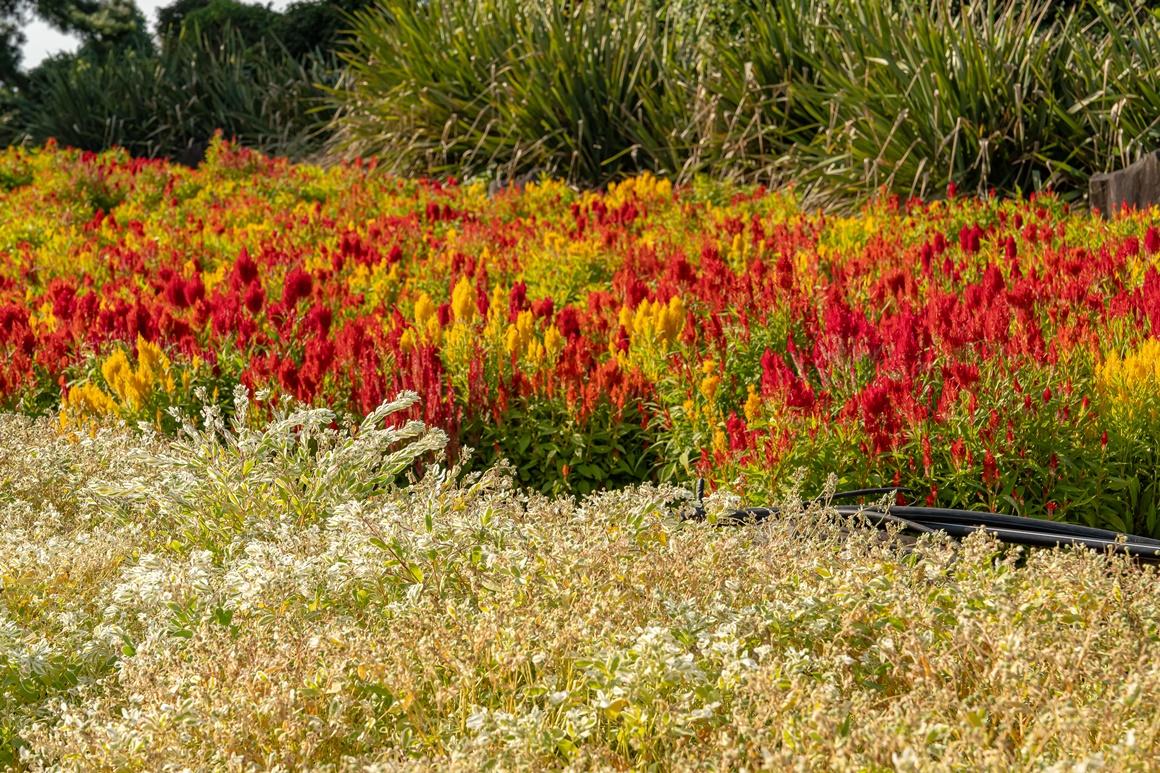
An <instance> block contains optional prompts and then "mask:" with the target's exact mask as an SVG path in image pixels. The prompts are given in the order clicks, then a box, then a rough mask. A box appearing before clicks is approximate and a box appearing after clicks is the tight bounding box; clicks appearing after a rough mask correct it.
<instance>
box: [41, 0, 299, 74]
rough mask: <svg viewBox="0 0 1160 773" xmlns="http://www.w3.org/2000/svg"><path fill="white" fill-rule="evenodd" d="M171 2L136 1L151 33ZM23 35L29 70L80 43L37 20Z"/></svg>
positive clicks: (273, 2)
mask: <svg viewBox="0 0 1160 773" xmlns="http://www.w3.org/2000/svg"><path fill="white" fill-rule="evenodd" d="M170 2H172V0H137V7H138V8H140V9H141V13H143V14H145V20H146V21H147V22H148V23H149V29H150V31H152V30H153V29H154V28H155V27H156V26H157V9H158V8H160V7H161V6H163V5H169V3H170ZM290 2H291V0H268V2H263V3H261V5H269V6H270V7H272V8H274V9H275V10H281V9H283V8H285V7H286V6H287V5H289V4H290ZM24 35H25V37H27V38H28V42H27V43H25V44H24V59H23V60H22V62H21V65H22V66H23V67H24V69H26V70H30V69H32V68H33V67H35V66H36V65H38V64H40V62H41V61H43V60H44V58H45V57H48V56H51V55H52V54H56V53H60V52H61V51H74V50H76V47H77V46H78V45H80V43H79V42H78V41H77V40H76V39H75V38H72V37H70V36H68V35H62V34H60V33H59V32H57V31H56V30H54V29H52V28H51V27H49V26H48V25H47V24H45V23H44V22H42V21H40V20H39V19H33V20H32V21H31V22H30V23H29V24H27V25H25V28H24Z"/></svg>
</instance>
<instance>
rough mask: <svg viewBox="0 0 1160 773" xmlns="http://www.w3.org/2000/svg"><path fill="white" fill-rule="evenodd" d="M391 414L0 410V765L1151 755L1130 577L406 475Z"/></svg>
mask: <svg viewBox="0 0 1160 773" xmlns="http://www.w3.org/2000/svg"><path fill="white" fill-rule="evenodd" d="M416 399H417V398H416V397H415V396H414V395H403V396H401V397H400V398H399V399H398V400H396V401H394V402H392V403H388V404H386V405H384V406H383V407H382V408H380V409H379V410H378V411H376V412H375V413H374V414H372V415H371V416H369V417H368V418H367V419H366V420H365V421H364V422H362V423H361V425H359V426H358V427H357V428H354V429H353V430H342V429H339V428H337V425H336V422H337V417H335V416H334V415H333V414H332V413H330V412H329V411H324V410H313V409H311V410H305V409H294V408H291V407H287V408H286V409H285V410H283V411H281V412H279V413H278V415H277V416H275V418H274V420H273V421H272V422H270V423H268V424H267V425H265V426H255V425H254V421H253V419H252V417H248V416H247V415H246V405H247V396H246V395H244V394H240V393H239V395H238V396H237V403H236V409H235V411H234V415H233V416H231V417H229V418H228V419H227V418H225V417H223V416H222V415H221V414H220V412H218V411H216V410H213V409H207V410H206V411H205V412H204V414H203V416H202V420H201V422H200V423H199V426H194V424H193V423H192V422H187V423H186V424H185V429H184V433H183V435H182V437H181V438H179V439H177V440H165V439H162V438H158V437H155V436H152V435H150V434H149V433H148V432H129V431H127V430H126V429H124V428H122V429H106V430H102V431H100V432H99V433H98V434H97V435H96V436H95V437H93V438H84V439H81V440H76V439H70V438H66V437H62V436H60V435H58V434H57V433H56V432H55V431H54V430H53V428H52V427H51V426H50V425H49V424H48V423H43V422H34V421H31V420H28V419H23V418H19V417H12V416H5V417H0V528H2V529H3V534H4V539H3V540H0V583H2V585H0V767H5V766H9V765H11V766H16V767H23V768H29V769H40V768H57V769H59V768H64V769H85V770H93V769H117V770H122V769H123V770H130V769H139V770H162V769H239V770H240V769H266V768H279V767H280V768H284V769H292V768H293V769H297V768H301V767H309V768H322V769H335V770H337V769H348V768H349V769H354V768H359V769H362V768H367V767H378V768H384V769H386V768H390V769H394V768H398V767H438V768H446V767H461V768H472V769H474V768H478V767H480V766H484V765H486V764H496V765H498V766H500V767H502V768H513V767H515V768H519V767H528V768H541V767H544V766H560V765H564V764H569V763H570V764H573V765H575V766H577V767H616V768H621V767H633V766H649V765H651V764H654V763H656V764H660V765H663V766H671V767H678V768H682V767H714V768H718V767H720V768H729V769H756V768H776V769H781V768H789V769H792V768H800V769H814V768H822V769H877V768H900V769H931V768H933V769H943V768H971V769H975V768H983V769H1003V770H1007V769H1012V768H1036V769H1040V768H1051V766H1053V765H1054V766H1056V767H1055V768H1052V769H1057V770H1070V769H1072V768H1071V765H1073V764H1080V765H1083V766H1086V769H1094V768H1096V767H1099V766H1101V765H1102V766H1105V767H1110V768H1133V769H1149V768H1151V767H1153V766H1155V765H1156V757H1155V750H1156V749H1157V748H1160V700H1158V699H1160V590H1158V585H1157V574H1156V572H1155V571H1154V570H1153V569H1145V568H1140V567H1137V566H1133V565H1131V564H1130V563H1128V562H1127V561H1126V560H1123V559H1110V558H1107V557H1104V556H1097V555H1091V554H1086V553H1075V552H1070V551H1044V552H1035V553H1031V554H1023V553H1020V552H1018V551H1005V550H1004V549H1002V548H1001V546H999V545H998V544H996V543H995V542H993V541H992V540H989V539H988V538H986V537H984V536H982V535H978V536H976V537H972V538H971V539H970V540H968V541H967V542H966V543H965V544H964V546H963V547H962V548H961V549H959V550H957V551H956V550H952V548H951V547H950V545H949V544H948V543H947V542H946V541H945V540H939V539H931V538H929V537H926V538H923V539H922V540H920V541H919V543H918V544H917V545H916V546H914V547H913V548H911V549H909V550H908V551H907V552H903V551H901V550H899V549H898V548H897V547H896V546H894V545H892V544H891V543H889V542H883V541H881V540H879V539H878V538H877V537H876V535H874V534H873V533H869V532H868V533H865V534H863V533H861V532H858V531H855V532H854V533H853V535H852V536H851V535H850V534H849V533H848V532H847V531H846V530H845V529H843V525H842V524H841V523H839V522H838V521H837V519H836V517H835V516H833V515H832V514H830V513H827V512H824V511H822V510H820V509H818V508H816V507H813V508H805V509H802V508H800V507H799V508H798V509H797V510H796V511H795V512H793V514H792V515H787V516H786V517H785V518H784V519H783V520H780V521H778V522H773V523H769V524H766V525H763V526H761V527H752V528H737V529H730V528H717V527H714V526H711V525H707V524H704V523H691V522H683V521H681V520H680V519H679V518H678V517H676V516H675V515H674V512H673V507H672V506H673V505H675V504H677V503H680V502H681V501H682V500H684V499H687V497H688V492H686V491H683V490H681V489H677V488H671V487H649V486H646V487H639V488H634V489H627V490H622V491H616V492H608V493H604V494H601V495H597V496H594V497H591V498H589V499H586V500H584V501H583V502H579V503H577V502H575V501H573V500H548V499H545V498H543V497H540V496H537V495H527V494H524V493H521V492H520V491H518V490H516V489H515V488H514V487H513V484H512V482H511V481H512V479H511V476H510V474H509V471H508V470H505V469H504V468H502V467H500V468H496V469H493V470H491V471H488V472H487V473H482V474H480V473H473V474H465V473H463V472H462V471H461V470H459V469H455V468H453V469H446V468H444V467H441V466H438V465H436V464H431V465H430V466H428V467H427V468H426V472H425V474H424V475H423V477H422V478H421V479H419V480H414V479H413V478H410V477H408V471H410V470H412V469H414V467H413V465H414V463H415V462H416V460H418V459H420V458H423V459H426V460H428V461H430V460H431V458H432V455H433V452H436V453H437V452H438V451H440V449H442V448H443V444H444V443H445V438H444V437H443V436H442V434H441V433H439V432H438V431H434V430H430V429H428V428H426V427H424V426H423V425H421V424H419V423H417V422H410V423H406V424H403V425H402V426H401V427H395V428H386V426H385V424H386V419H388V417H390V416H391V415H392V414H395V413H397V412H399V411H401V410H404V409H406V408H408V407H410V406H411V405H412V404H413V403H414V401H415V400H416ZM725 499H726V497H721V498H719V501H717V502H716V503H714V502H712V501H710V502H709V507H710V509H712V508H713V507H714V504H715V506H716V507H721V506H723V505H724V504H726V502H725Z"/></svg>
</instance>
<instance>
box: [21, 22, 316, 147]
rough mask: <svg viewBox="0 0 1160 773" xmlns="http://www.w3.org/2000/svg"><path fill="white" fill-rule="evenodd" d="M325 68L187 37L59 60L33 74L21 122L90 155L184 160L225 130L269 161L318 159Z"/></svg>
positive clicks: (35, 136) (265, 46)
mask: <svg viewBox="0 0 1160 773" xmlns="http://www.w3.org/2000/svg"><path fill="white" fill-rule="evenodd" d="M332 77H333V71H332V69H331V68H330V67H329V66H328V65H327V64H326V63H325V62H323V61H321V60H317V59H312V60H310V61H308V62H306V63H302V62H298V61H296V60H295V59H294V58H293V57H291V56H290V55H289V54H288V53H287V52H286V51H285V50H284V49H282V48H281V47H280V46H278V44H277V43H258V44H254V45H250V44H247V42H246V41H245V40H244V39H243V38H242V36H241V35H240V34H239V33H236V32H232V31H229V30H227V31H226V34H224V35H223V36H221V37H219V38H217V39H211V38H209V37H207V36H205V35H197V34H193V33H184V34H182V35H181V36H180V37H179V38H177V39H176V40H174V41H171V43H170V44H169V45H166V46H164V47H163V50H162V51H161V52H160V53H159V54H152V53H149V52H137V51H128V52H122V53H121V54H119V55H117V56H115V57H93V56H80V57H69V56H65V57H60V58H57V59H54V60H50V61H49V62H47V63H46V64H45V65H44V66H42V67H40V68H38V70H37V71H36V72H34V73H33V77H32V82H31V84H30V87H29V89H28V93H27V95H26V96H25V99H24V109H23V110H22V112H21V115H20V117H19V121H20V124H21V126H20V134H21V135H22V136H23V137H24V138H25V139H28V140H31V141H33V142H37V143H39V142H43V141H46V140H47V139H49V138H55V139H56V140H57V141H58V142H60V143H62V144H65V145H70V146H74V147H78V148H82V149H86V150H94V151H95V150H100V149H103V148H107V147H110V146H113V145H118V146H122V147H124V148H126V149H127V150H129V151H130V152H131V153H133V154H134V155H139V156H150V157H153V156H170V157H174V156H180V155H181V154H183V153H188V152H189V149H190V148H195V149H196V148H198V147H203V146H204V144H205V143H206V142H207V141H208V140H209V138H210V137H212V136H213V134H214V132H215V131H217V130H221V131H222V132H223V133H224V134H225V135H226V136H227V137H232V138H235V139H236V140H237V141H239V142H241V143H243V144H246V145H248V146H251V147H255V148H258V149H261V150H263V151H266V152H269V153H276V154H281V155H288V156H293V157H301V156H305V155H307V154H309V153H311V152H314V151H316V150H317V149H318V148H319V146H320V144H321V141H322V137H321V130H322V127H323V125H324V123H325V121H326V119H327V115H326V114H325V113H316V112H315V108H316V107H318V103H319V95H320V92H319V91H318V85H317V84H319V83H325V82H326V81H328V80H330V79H332Z"/></svg>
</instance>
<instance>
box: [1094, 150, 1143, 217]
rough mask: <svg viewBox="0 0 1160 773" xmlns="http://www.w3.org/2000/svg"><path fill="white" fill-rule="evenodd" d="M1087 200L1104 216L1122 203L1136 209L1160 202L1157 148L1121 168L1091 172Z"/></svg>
mask: <svg viewBox="0 0 1160 773" xmlns="http://www.w3.org/2000/svg"><path fill="white" fill-rule="evenodd" d="M1088 203H1089V204H1090V205H1091V208H1092V209H1093V210H1099V212H1100V214H1101V215H1103V216H1104V217H1107V216H1108V214H1109V213H1111V212H1118V211H1119V210H1120V208H1121V207H1123V206H1124V205H1125V204H1127V205H1129V206H1132V207H1136V208H1137V209H1147V208H1148V207H1151V206H1153V205H1155V204H1160V151H1153V152H1151V153H1149V154H1148V155H1146V156H1144V157H1143V158H1141V159H1140V160H1139V161H1137V162H1136V163H1134V164H1132V165H1131V166H1129V167H1127V168H1125V169H1120V170H1118V171H1115V172H1107V173H1105V174H1097V175H1092V178H1091V180H1090V181H1089V183H1088Z"/></svg>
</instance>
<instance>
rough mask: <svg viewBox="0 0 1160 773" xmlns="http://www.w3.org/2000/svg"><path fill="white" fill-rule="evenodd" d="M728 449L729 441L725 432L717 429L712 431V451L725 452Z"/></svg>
mask: <svg viewBox="0 0 1160 773" xmlns="http://www.w3.org/2000/svg"><path fill="white" fill-rule="evenodd" d="M728 449H729V439H728V438H727V437H726V436H725V431H724V430H722V429H721V428H719V427H718V428H717V429H715V430H714V431H713V450H714V451H726V450H728Z"/></svg>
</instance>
